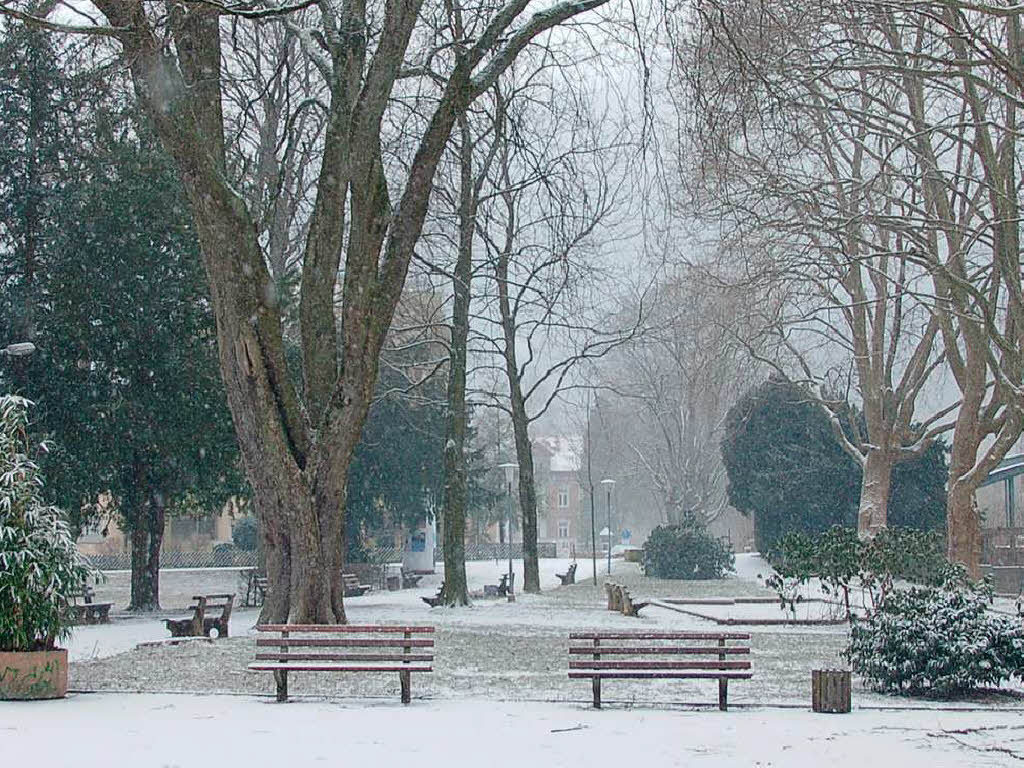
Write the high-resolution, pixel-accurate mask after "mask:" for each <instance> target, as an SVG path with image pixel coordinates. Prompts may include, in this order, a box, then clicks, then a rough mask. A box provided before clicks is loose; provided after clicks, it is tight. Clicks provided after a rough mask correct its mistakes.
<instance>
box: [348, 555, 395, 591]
mask: <svg viewBox="0 0 1024 768" xmlns="http://www.w3.org/2000/svg"><path fill="white" fill-rule="evenodd" d="M385 571H387V568H386V566H384V565H381V564H380V563H357V562H346V563H345V569H344V572H345V573H350V574H352V575H353V576H355V577H356V582H357V583H358V584H366V585H368V586H369V588H370V589H371V590H374V589H387V588H388V585H387V579H386V576H387V574H386V573H385Z"/></svg>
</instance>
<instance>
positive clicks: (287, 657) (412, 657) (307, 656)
mask: <svg viewBox="0 0 1024 768" xmlns="http://www.w3.org/2000/svg"><path fill="white" fill-rule="evenodd" d="M433 660H434V654H432V653H406V654H389V655H381V654H373V653H257V654H256V661H396V662H397V661H400V662H406V661H417V662H418V661H433Z"/></svg>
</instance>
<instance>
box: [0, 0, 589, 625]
mask: <svg viewBox="0 0 1024 768" xmlns="http://www.w3.org/2000/svg"><path fill="white" fill-rule="evenodd" d="M605 2H606V0H583V2H571V3H570V2H566V3H560V4H557V5H554V6H552V7H550V8H547V9H545V10H542V11H539V12H536V13H534V14H533V15H532V16H529V17H528V18H522V17H523V14H524V13H525V12H526V9H527V5H528V3H527V2H526V0H511V1H510V2H507V3H497V4H493V3H485V4H483V5H479V4H478V5H474V6H472V8H470V9H462V10H463V13H464V14H465V15H466V18H465V19H464V22H463V23H464V25H465V29H466V35H465V36H462V37H456V36H455V35H454V34H453V30H454V24H453V22H452V19H451V14H452V13H453V12H454V6H452V5H448V6H447V9H433V8H424V7H423V4H422V3H421V2H419V1H418V0H388V1H387V2H384V3H381V4H379V5H375V6H372V7H367V6H366V5H365V4H364V3H361V2H350V1H349V0H341V1H340V2H324V3H319V4H318V5H317V11H318V15H317V16H316V17H314V18H311V19H310V23H309V24H308V25H307V24H306V22H305V20H304V19H298V20H294V21H290V20H288V18H287V14H288V13H289V12H291V11H294V10H296V9H297V8H300V7H307V6H311V5H312V3H302V4H299V5H298V6H274V5H264V4H245V5H241V6H229V5H221V4H219V3H196V4H189V5H183V4H179V3H164V2H157V3H143V2H142V0H95V7H96V8H97V9H98V10H99V12H100V13H101V14H102V17H103V20H102V21H103V23H99V24H95V25H91V26H89V25H87V26H85V27H84V28H81V27H78V28H75V30H74V31H84V32H87V33H90V34H95V35H103V36H106V37H109V38H111V39H113V40H114V41H116V43H117V44H118V45H119V46H120V49H121V52H122V56H123V58H124V61H125V62H126V64H127V66H128V67H129V69H130V71H131V74H132V80H133V83H134V87H135V92H136V95H137V97H138V99H139V101H140V103H141V104H142V105H143V106H144V107H145V109H146V110H147V112H148V113H149V116H150V118H151V120H152V121H153V124H154V126H155V128H156V132H157V134H158V135H159V137H160V139H161V141H162V143H163V145H164V147H165V148H166V150H167V151H168V153H169V154H170V155H171V156H172V157H173V159H174V161H175V163H176V164H177V167H178V169H179V172H180V176H181V180H182V182H183V185H184V187H185V190H186V193H187V195H188V198H189V201H190V204H191V208H192V214H193V219H194V222H195V226H196V231H197V234H198V237H199V240H200V243H201V248H202V253H203V258H204V262H205V266H206V271H207V274H208V276H209V281H210V293H211V298H212V303H213V306H214V310H215V313H216V317H217V331H218V341H219V349H220V363H221V371H222V374H223V377H224V382H225V386H226V389H227V394H228V403H229V406H230V408H231V412H232V416H233V419H234V424H235V429H236V432H237V435H238V441H239V445H240V448H241V451H242V455H243V459H244V462H245V466H246V470H247V474H248V477H249V481H250V485H251V486H252V489H253V493H254V504H255V508H256V510H257V513H258V515H259V517H260V519H261V522H262V531H263V536H264V539H265V542H264V543H265V551H266V557H267V567H268V573H269V577H270V584H271V591H270V597H269V599H268V601H267V603H266V605H265V606H264V610H263V619H264V620H276V621H283V620H292V621H297V622H310V623H325V622H326V623H331V622H335V621H344V619H345V611H344V603H343V598H342V584H341V566H342V562H341V559H342V556H343V553H342V541H343V531H344V501H345V488H346V482H347V477H348V468H349V463H350V460H351V457H352V454H353V451H354V449H355V446H356V443H357V441H358V439H359V435H360V431H361V428H362V425H363V422H364V420H365V418H366V414H367V410H368V408H369V407H370V403H371V400H372V397H373V390H374V384H375V381H376V378H377V370H378V364H379V353H380V350H381V347H382V345H383V343H384V339H385V335H386V333H387V330H388V326H389V324H390V321H391V318H392V315H393V313H394V310H395V307H396V305H397V303H398V300H399V297H400V296H401V293H402V287H403V285H404V282H405V276H406V272H407V270H408V266H409V261H410V258H411V257H412V254H413V249H414V248H415V245H416V243H417V240H418V238H419V235H420V232H421V230H422V226H423V220H424V216H425V215H426V211H427V206H428V200H429V197H430V192H431V189H432V186H433V184H432V182H433V178H434V173H435V170H436V168H437V165H438V162H439V161H440V158H441V155H442V153H443V151H444V148H445V145H446V144H447V141H448V138H449V135H450V133H451V131H452V129H453V126H454V125H455V123H456V121H457V119H458V116H459V115H460V114H462V113H464V112H465V110H466V109H467V107H468V105H469V104H470V103H471V102H472V101H473V100H474V99H476V98H477V97H478V96H479V95H481V94H482V93H484V92H486V91H487V90H488V89H489V88H491V87H492V86H493V84H494V83H495V81H496V80H497V79H498V77H500V76H501V74H502V72H504V71H505V70H506V69H507V68H508V67H509V66H510V65H511V64H512V62H513V61H514V60H515V59H516V57H517V56H518V55H519V54H520V53H521V52H522V51H523V50H524V49H525V48H526V47H527V46H528V45H530V43H531V42H532V41H533V40H534V39H535V38H537V37H538V36H539V35H542V34H543V33H545V32H546V31H548V30H550V29H552V28H553V27H555V26H557V25H560V24H562V23H564V22H567V21H569V20H571V19H572V18H573V17H575V16H577V15H578V14H581V13H585V12H587V11H590V10H592V9H594V8H597V7H599V6H601V5H603V4H604V3H605ZM0 9H2V10H3V12H4V13H6V14H7V15H13V16H17V17H18V18H23V19H24V18H27V17H28V15H27V14H26V13H25V12H24V11H21V10H19V9H17V8H15V7H13V6H12V5H10V4H4V5H3V6H0ZM227 17H235V18H237V19H238V20H239V23H286V24H289V26H290V28H291V29H292V30H293V32H294V34H295V35H296V36H297V38H298V40H299V42H300V44H301V46H302V50H303V54H304V55H305V56H306V57H308V59H309V60H310V61H311V62H312V63H313V65H314V66H315V67H316V69H317V72H318V75H319V77H321V78H322V80H323V82H324V84H325V90H326V93H327V98H326V102H325V107H326V114H325V118H324V119H325V128H324V135H323V150H322V160H321V164H320V167H319V170H318V172H317V176H316V182H315V187H316V193H315V196H314V202H313V206H312V209H311V212H310V218H309V229H308V233H307V236H306V241H305V246H304V248H303V260H302V273H301V280H300V294H299V320H300V329H301V334H300V340H301V349H302V379H303V380H302V386H301V389H300V388H299V387H298V386H297V384H296V382H295V381H294V380H293V379H292V377H291V376H290V374H289V369H288V365H287V361H286V356H285V347H284V341H283V322H282V313H281V307H280V305H279V303H278V302H277V300H276V297H275V291H274V285H273V276H272V275H271V273H270V271H269V269H268V267H267V259H266V256H265V252H264V248H263V245H262V243H261V242H260V240H259V237H258V229H257V227H256V224H255V220H254V215H253V211H252V210H251V209H250V208H249V206H248V205H246V203H245V201H244V199H243V198H242V197H241V196H240V195H239V193H238V191H237V190H236V189H234V188H233V186H232V185H231V184H230V181H229V178H228V149H227V146H228V141H229V139H230V137H229V136H228V135H227V133H226V131H225V111H224V88H225V81H226V80H229V79H231V77H232V73H231V72H230V68H229V67H228V66H227V62H228V60H229V59H230V52H231V47H232V41H231V38H230V35H228V34H226V33H227V30H226V29H225V21H226V20H227ZM277 19H283V21H282V22H278V21H277ZM29 20H30V21H34V22H35V23H38V24H40V25H42V26H48V27H50V28H55V27H56V28H61V29H64V30H66V31H67V30H69V29H71V27H70V26H69V25H65V24H58V23H56V22H53V21H48V20H45V19H38V18H29ZM268 20H270V21H268ZM314 21H315V26H314V24H313V22H314ZM395 96H401V97H403V98H404V99H406V100H408V99H419V100H420V104H421V105H422V108H421V110H420V111H421V113H422V114H424V115H426V116H428V117H427V119H426V120H424V121H417V122H416V123H415V124H414V125H413V126H411V127H410V129H409V130H410V132H411V133H412V135H413V137H414V143H413V145H412V146H411V147H410V148H409V156H410V157H411V158H412V161H411V164H410V165H409V166H408V167H409V171H408V173H398V172H397V171H396V170H395V168H394V166H393V165H390V164H388V165H386V164H385V160H386V158H385V155H384V152H383V145H384V138H383V127H384V125H385V122H384V120H385V115H386V114H388V111H389V108H390V107H391V106H392V99H393V97H395ZM395 176H398V177H399V178H395ZM343 256H344V269H343V270H342V257H343ZM339 274H340V280H339ZM339 283H340V285H339ZM339 290H340V296H341V300H340V309H339V311H338V312H336V310H335V295H336V292H337V291H339Z"/></svg>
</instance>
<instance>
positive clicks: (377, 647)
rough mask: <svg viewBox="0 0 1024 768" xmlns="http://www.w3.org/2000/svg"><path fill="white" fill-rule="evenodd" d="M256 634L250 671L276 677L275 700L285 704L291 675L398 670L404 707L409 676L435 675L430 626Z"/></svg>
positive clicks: (286, 627)
mask: <svg viewBox="0 0 1024 768" xmlns="http://www.w3.org/2000/svg"><path fill="white" fill-rule="evenodd" d="M256 630H257V632H259V634H258V635H257V637H256V660H255V661H254V662H253V663H252V664H250V665H249V667H248V669H249V670H250V671H253V672H273V673H274V681H275V682H276V684H277V700H278V701H287V700H288V673H289V672H397V673H398V680H399V684H400V685H401V689H402V703H403V704H408V703H409V701H410V700H411V698H412V680H411V673H413V672H433V671H434V670H433V667H432V666H431V663H432V662H433V660H434V638H433V637H422V635H424V634H431V635H432V634H433V632H434V628H433V627H430V626H384V625H369V626H367V625H355V624H263V625H260V626H257V627H256ZM271 634H276V635H278V636H277V637H273V636H270V635H271ZM297 635H307V637H297ZM308 635H315V637H308ZM325 635H336V637H326V636H325ZM395 635H398V637H396V636H395ZM413 635H416V637H413ZM274 649H276V650H274Z"/></svg>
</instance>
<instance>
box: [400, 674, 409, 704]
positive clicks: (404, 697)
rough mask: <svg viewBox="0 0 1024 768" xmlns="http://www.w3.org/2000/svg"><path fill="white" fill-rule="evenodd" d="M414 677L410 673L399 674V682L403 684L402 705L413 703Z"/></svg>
mask: <svg viewBox="0 0 1024 768" xmlns="http://www.w3.org/2000/svg"><path fill="white" fill-rule="evenodd" d="M411 678H412V675H411V673H409V672H399V673H398V680H399V682H401V684H402V703H403V704H408V703H409V702H410V701H412V679H411Z"/></svg>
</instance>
